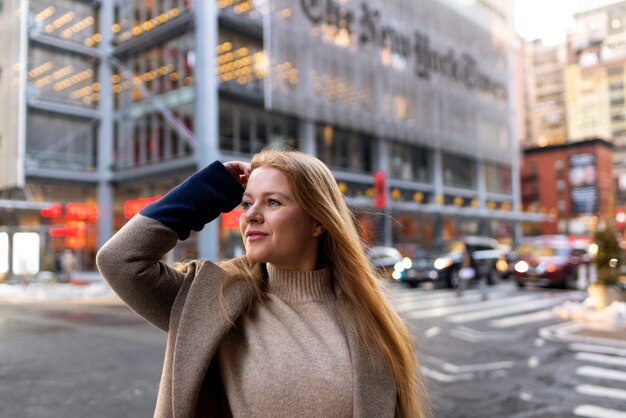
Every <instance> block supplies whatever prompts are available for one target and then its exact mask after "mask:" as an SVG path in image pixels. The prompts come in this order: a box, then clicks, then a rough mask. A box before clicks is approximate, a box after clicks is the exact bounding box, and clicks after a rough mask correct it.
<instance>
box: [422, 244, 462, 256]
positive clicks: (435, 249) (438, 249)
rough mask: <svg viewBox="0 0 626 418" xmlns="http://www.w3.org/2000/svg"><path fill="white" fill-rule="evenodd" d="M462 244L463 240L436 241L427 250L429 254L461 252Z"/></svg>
mask: <svg viewBox="0 0 626 418" xmlns="http://www.w3.org/2000/svg"><path fill="white" fill-rule="evenodd" d="M463 246H464V244H463V241H444V242H438V243H436V244H435V245H433V246H432V247H431V248H430V250H429V251H428V252H429V253H431V254H445V253H462V252H463Z"/></svg>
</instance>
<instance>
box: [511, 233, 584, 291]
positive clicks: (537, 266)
mask: <svg viewBox="0 0 626 418" xmlns="http://www.w3.org/2000/svg"><path fill="white" fill-rule="evenodd" d="M515 254H516V256H517V261H516V262H515V265H514V268H513V270H514V277H515V282H516V283H517V285H518V286H519V287H524V286H526V285H527V284H532V285H535V286H542V287H557V288H562V289H575V288H576V282H577V280H578V269H579V266H580V265H581V264H589V263H590V262H591V256H590V255H589V253H588V251H587V249H586V248H585V247H583V246H578V245H575V243H572V242H569V241H567V240H556V241H555V240H552V241H550V240H547V241H546V240H543V241H542V240H536V241H531V242H527V243H524V244H521V245H520V246H519V247H518V248H516V250H515Z"/></svg>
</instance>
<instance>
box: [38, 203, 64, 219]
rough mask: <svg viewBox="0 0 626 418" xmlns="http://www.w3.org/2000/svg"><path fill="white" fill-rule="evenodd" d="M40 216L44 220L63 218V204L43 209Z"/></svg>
mask: <svg viewBox="0 0 626 418" xmlns="http://www.w3.org/2000/svg"><path fill="white" fill-rule="evenodd" d="M40 214H41V216H42V217H44V218H60V217H61V204H60V203H57V202H55V203H53V204H52V205H50V206H49V207H47V208H43V209H41V211H40Z"/></svg>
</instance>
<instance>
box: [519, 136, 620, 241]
mask: <svg viewBox="0 0 626 418" xmlns="http://www.w3.org/2000/svg"><path fill="white" fill-rule="evenodd" d="M612 154H613V145H612V144H611V143H609V142H607V141H605V140H602V139H589V140H585V141H580V142H573V143H566V144H560V145H551V146H547V147H535V148H528V149H525V150H524V152H523V157H522V164H521V181H522V204H523V205H524V209H525V210H528V211H537V212H544V213H550V214H551V215H554V220H553V221H549V222H542V223H538V224H528V225H524V235H536V234H577V235H583V234H588V233H589V231H590V229H591V230H592V229H593V228H594V224H595V223H596V222H598V220H599V219H604V218H605V217H606V216H613V213H614V205H615V193H616V184H615V177H614V175H613V163H612Z"/></svg>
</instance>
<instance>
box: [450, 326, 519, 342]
mask: <svg viewBox="0 0 626 418" xmlns="http://www.w3.org/2000/svg"><path fill="white" fill-rule="evenodd" d="M450 335H451V336H452V337H455V338H458V339H460V340H465V341H469V342H472V343H478V342H482V341H485V340H489V341H495V340H517V339H518V338H519V337H521V336H522V333H521V332H520V331H514V332H498V331H490V332H483V331H476V330H474V329H471V328H468V327H463V326H459V327H456V328H455V329H453V330H452V331H450Z"/></svg>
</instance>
